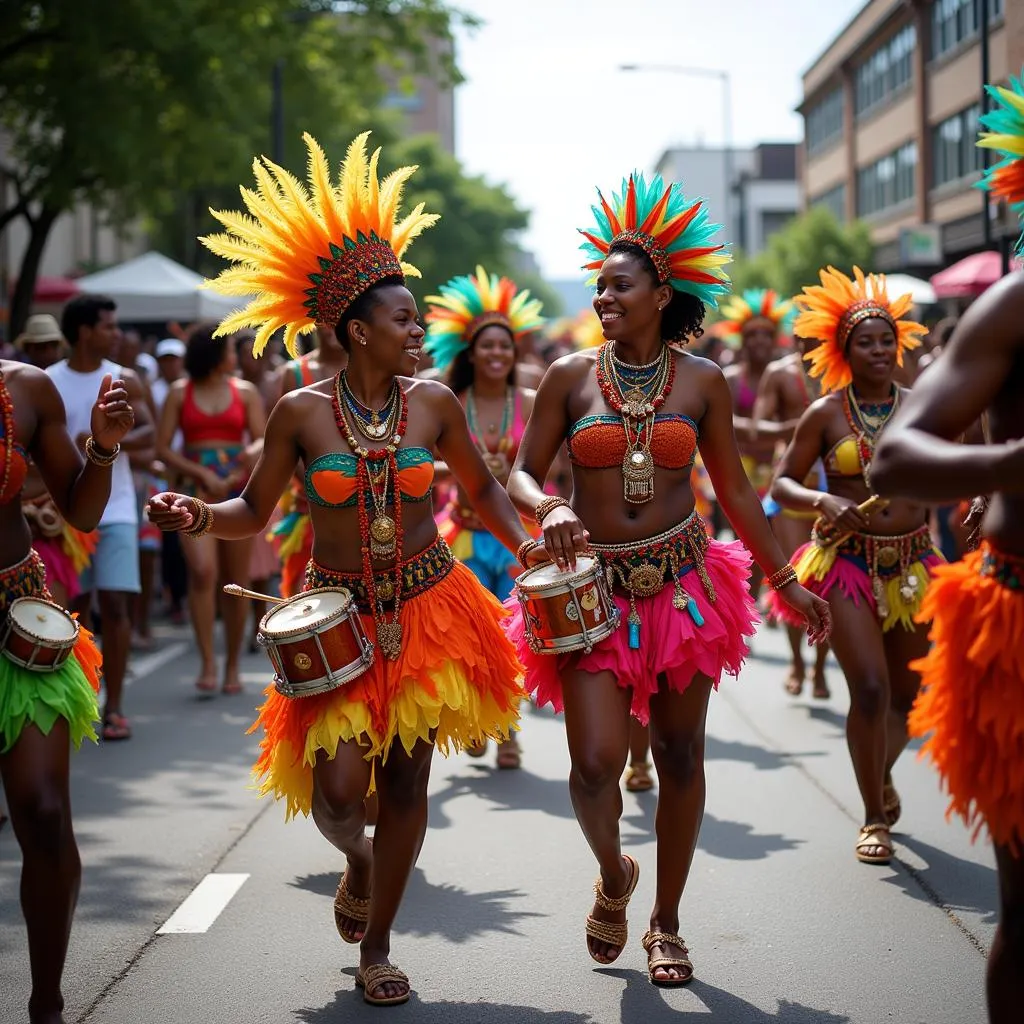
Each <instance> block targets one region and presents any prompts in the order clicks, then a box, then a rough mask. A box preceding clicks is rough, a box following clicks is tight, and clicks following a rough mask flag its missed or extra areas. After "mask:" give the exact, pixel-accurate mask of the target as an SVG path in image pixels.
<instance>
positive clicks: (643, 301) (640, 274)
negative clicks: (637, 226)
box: [594, 252, 672, 341]
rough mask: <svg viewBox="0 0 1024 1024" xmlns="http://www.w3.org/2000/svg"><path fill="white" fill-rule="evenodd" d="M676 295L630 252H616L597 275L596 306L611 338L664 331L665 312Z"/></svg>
mask: <svg viewBox="0 0 1024 1024" xmlns="http://www.w3.org/2000/svg"><path fill="white" fill-rule="evenodd" d="M671 298H672V289H671V288H670V287H669V286H668V285H667V284H662V285H659V284H657V282H655V281H654V280H653V278H652V277H651V274H650V273H649V272H648V270H647V269H646V268H645V267H644V265H643V264H642V263H641V262H640V260H639V259H637V257H636V256H634V255H633V254H632V253H628V252H613V253H612V254H611V255H610V256H609V257H608V259H606V260H605V261H604V264H603V265H602V267H601V272H600V274H599V275H598V278H597V287H596V291H595V293H594V309H595V311H596V312H597V315H598V316H599V317H600V318H601V330H602V331H603V332H604V336H605V337H606V338H607V339H608V340H609V341H614V340H615V339H616V338H623V339H625V338H633V337H637V336H639V335H641V334H644V333H645V332H648V331H651V330H652V329H653V330H654V331H655V332H656V333H658V334H659V336H660V331H661V311H662V309H664V308H665V306H667V305H668V303H669V300H670V299H671Z"/></svg>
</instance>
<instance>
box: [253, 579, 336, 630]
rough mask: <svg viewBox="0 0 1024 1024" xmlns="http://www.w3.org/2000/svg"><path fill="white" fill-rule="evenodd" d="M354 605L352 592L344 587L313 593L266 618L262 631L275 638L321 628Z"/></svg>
mask: <svg viewBox="0 0 1024 1024" xmlns="http://www.w3.org/2000/svg"><path fill="white" fill-rule="evenodd" d="M351 604H352V592H351V591H349V590H345V589H344V588H342V587H329V588H324V589H322V590H309V591H306V593H304V594H297V595H296V596H295V597H293V598H291V600H289V601H285V603H284V604H281V605H278V607H277V608H275V609H274V610H273V611H271V612H269V613H268V614H267V615H265V616H264V617H263V621H262V622H261V623H260V631H261V632H262V633H266V634H267V636H270V637H274V636H287V635H289V634H291V633H295V632H301V631H303V630H307V629H317V628H319V627H320V626H322V625H324V623H327V622H330V621H331V620H332V619H334V618H337V616H338V615H339V614H343V613H344V612H345V611H346V609H347V608H348V607H349V606H350V605H351Z"/></svg>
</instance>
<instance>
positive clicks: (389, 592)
mask: <svg viewBox="0 0 1024 1024" xmlns="http://www.w3.org/2000/svg"><path fill="white" fill-rule="evenodd" d="M374 589H375V590H376V591H377V597H379V598H380V600H381V601H391V600H392V599H393V598H394V596H395V585H394V583H392V582H391V580H389V579H388V578H387V577H384V578H382V579H378V580H376V582H375V587H374Z"/></svg>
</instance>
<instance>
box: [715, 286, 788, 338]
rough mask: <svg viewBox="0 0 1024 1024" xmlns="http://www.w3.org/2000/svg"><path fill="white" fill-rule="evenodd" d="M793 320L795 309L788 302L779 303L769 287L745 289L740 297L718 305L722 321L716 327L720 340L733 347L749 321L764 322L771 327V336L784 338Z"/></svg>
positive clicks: (777, 295)
mask: <svg viewBox="0 0 1024 1024" xmlns="http://www.w3.org/2000/svg"><path fill="white" fill-rule="evenodd" d="M795 317H796V307H795V306H794V305H793V303H792V302H791V301H789V300H786V301H785V302H780V301H779V294H778V292H776V291H773V290H772V289H771V288H748V289H747V290H746V291H745V292H744V293H743V294H742V295H731V296H730V297H729V299H728V300H727V301H726V302H724V303H723V304H722V320H721V321H720V322H719V324H718V328H719V330H720V331H721V337H722V339H723V340H724V341H725V342H726V343H727V344H729V345H732V346H736V345H738V344H739V343H740V341H741V340H742V338H743V331H744V329H745V328H746V326H747V324H749V323H750V322H751V321H753V320H767V321H769V322H770V323H771V324H772V325H773V326H774V328H775V336H776V337H779V336H780V335H788V334H789V332H790V331H791V330H792V327H793V320H794V319H795Z"/></svg>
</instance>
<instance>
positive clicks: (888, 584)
mask: <svg viewBox="0 0 1024 1024" xmlns="http://www.w3.org/2000/svg"><path fill="white" fill-rule="evenodd" d="M792 561H793V567H794V568H795V569H796V575H797V579H798V580H799V581H800V583H801V584H802V585H803V586H805V587H806V588H807V589H808V590H810V591H811V592H812V593H814V594H817V595H818V596H819V597H821V598H824V599H825V600H828V597H829V594H831V593H832V591H833V590H834V589H835V588H836V587H838V588H839V590H840V591H841V592H842V594H843V596H844V597H848V598H849V599H850V600H851V601H853V603H854V604H855V605H858V606H859V605H860V604H861V602H862V601H863V602H866V603H867V605H868V607H869V608H870V609H871V610H872V611H873V612H875V613H876V614H877V615H878V618H879V619H880V621H881V625H882V631H883V632H886V633H887V632H888V631H889V630H890V629H892V628H893V626H895V625H896V624H897V623H899V624H901V625H902V626H903V628H904V629H913V628H914V616H915V615H917V613H918V610H919V609H920V607H921V601H922V599H923V597H924V592H925V588H926V587H927V585H928V581H929V580H930V579H931V574H932V572H933V571H934V569H935V568H936V567H937V566H939V565H942V564H943V563H944V561H945V559H944V558H943V557H942V555H941V554H940V553H939V551H938V550H937V549H936V548H935V546H934V545H933V544H932V539H931V534H930V533H929V531H928V527H927V526H922V527H921V528H920V529H918V530H914V531H913V532H912V533H904V534H899V535H897V536H884V535H881V534H872V533H851V534H846V535H839V534H836V533H835V528H834V527H831V526H828V525H827V524H826V523H825V522H824V520H822V519H819V520H818V521H817V522H816V523H815V524H814V529H813V531H812V535H811V540H810V542H809V543H807V544H804V545H802V546H801V547H799V548H797V550H796V552H795V553H794V554H793V559H792ZM768 607H769V613H770V614H771V615H772V616H773V617H774V618H778V619H781V620H782V621H783V622H786V623H788V624H789V625H795V626H801V625H804V623H802V622H800V621H798V620H796V619H795V617H794V615H793V612H792V610H791V609H790V608H789V606H788V605H786V604H785V602H783V601H782V600H781V599H780V598H779V596H778V594H777V593H775V592H774V591H772V593H771V594H769V596H768Z"/></svg>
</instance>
